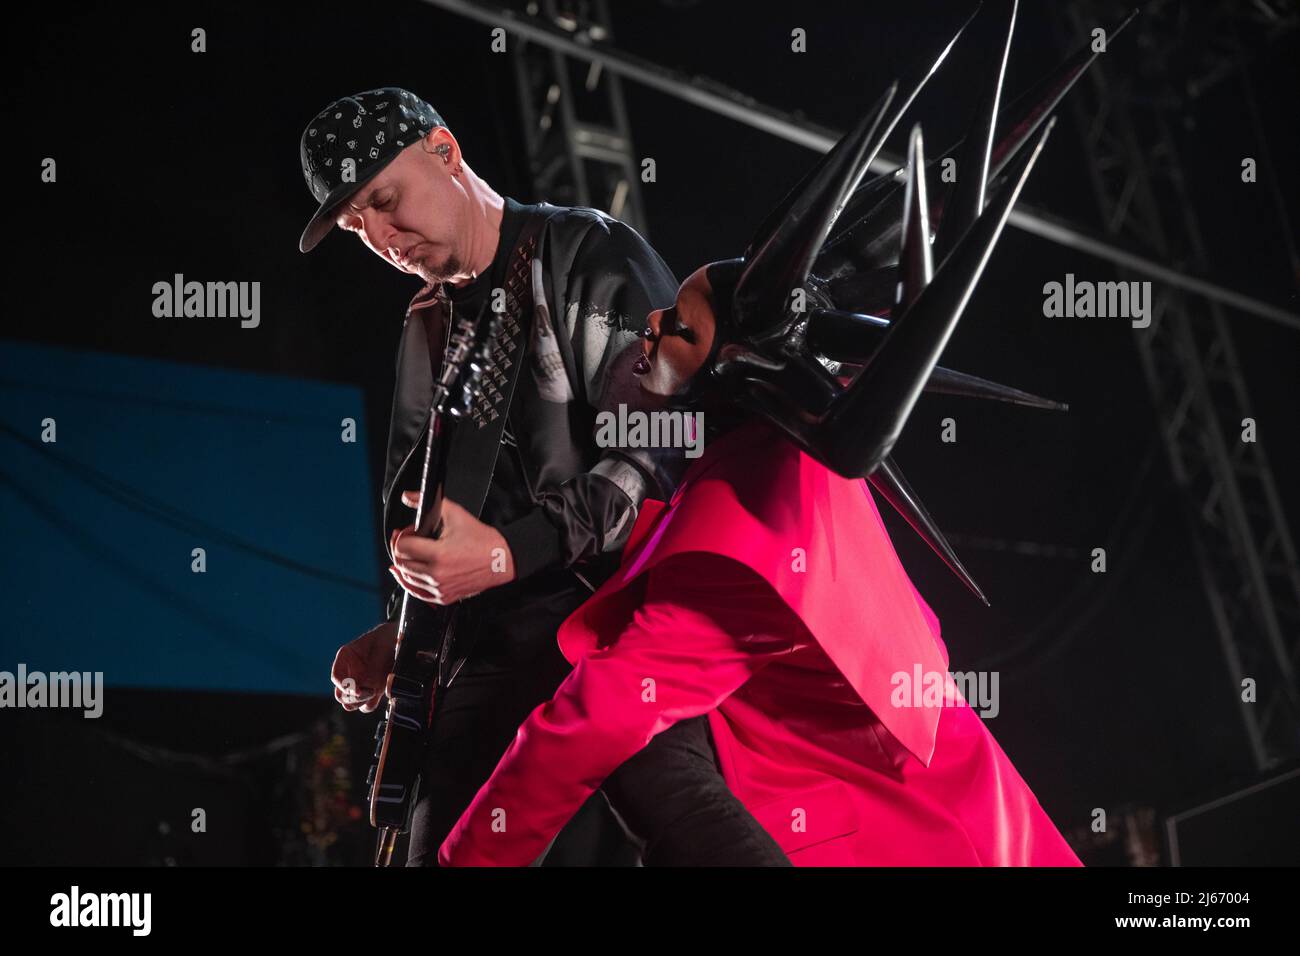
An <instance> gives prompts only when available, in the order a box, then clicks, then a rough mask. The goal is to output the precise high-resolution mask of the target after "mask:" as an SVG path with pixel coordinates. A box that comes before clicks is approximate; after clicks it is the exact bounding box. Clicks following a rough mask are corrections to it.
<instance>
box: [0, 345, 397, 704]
mask: <svg viewBox="0 0 1300 956" xmlns="http://www.w3.org/2000/svg"><path fill="white" fill-rule="evenodd" d="M345 418H351V419H353V420H354V421H355V422H356V423H357V434H356V441H355V442H351V443H349V442H344V441H343V440H342V437H341V436H342V424H341V423H342V421H343V419H345ZM45 419H53V420H54V422H55V428H56V433H55V434H56V437H57V441H55V442H52V443H44V442H42V440H41V437H42V431H43V426H42V422H43V421H44V420H45ZM363 422H364V408H363V398H362V393H361V391H360V389H358V388H354V387H350V386H343V385H332V384H326V383H322V382H313V381H304V380H300V379H289V378H280V377H275V376H268V375H254V374H248V373H244V372H235V371H230V370H227V369H219V368H208V367H204V366H196V365H181V364H176V363H170V362H161V361H156V360H152V359H142V358H134V357H130V356H121V355H109V354H102V353H95V352H73V351H67V350H63V349H52V348H45V347H40V346H32V345H26V344H18V343H0V540H2V541H3V547H0V582H2V583H0V594H2V595H3V599H4V603H3V617H2V618H0V670H6V671H10V672H13V671H14V669H15V667H16V666H17V664H18V663H19V662H22V663H25V664H26V665H27V667H28V669H29V670H41V671H60V670H77V671H103V672H104V681H105V683H106V684H108V685H110V686H135V687H172V688H174V687H183V688H184V687H189V688H203V689H219V690H240V691H275V692H292V693H309V694H331V693H332V688H331V686H330V683H329V669H330V664H331V663H332V661H333V659H334V652H335V651H336V650H337V649H338V646H339V644H341V643H342V642H344V641H346V640H349V639H351V638H352V637H355V636H356V635H357V634H359V633H361V631H363V630H365V629H366V628H368V627H370V626H372V625H374V624H375V623H376V622H378V621H379V620H380V619H381V616H382V610H381V596H380V587H379V582H378V575H379V572H380V571H381V569H380V568H378V567H377V566H376V563H375V543H374V541H375V539H374V535H375V528H374V520H373V513H372V501H371V489H370V479H369V468H368V465H367V462H366V455H367V445H366V440H365V434H364V432H363V430H362V424H363ZM196 548H202V549H204V551H205V552H206V562H207V570H206V571H205V572H203V573H195V572H194V571H193V570H192V565H193V563H194V558H193V557H192V553H193V551H194V549H196Z"/></svg>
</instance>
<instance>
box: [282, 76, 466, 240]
mask: <svg viewBox="0 0 1300 956" xmlns="http://www.w3.org/2000/svg"><path fill="white" fill-rule="evenodd" d="M446 125H447V124H446V123H444V122H443V121H442V117H441V116H439V115H438V111H437V110H435V109H434V108H433V107H432V106H430V105H429V104H428V103H426V102H425V101H424V100H422V99H420V98H419V97H418V96H416V95H415V94H414V93H411V92H409V91H407V90H403V89H400V88H398V87H396V86H385V87H381V88H380V89H377V90H366V91H365V92H364V93H357V94H355V95H353V96H345V97H343V98H342V99H340V100H335V101H334V102H333V103H331V104H330V105H329V106H327V107H325V109H323V110H321V111H320V112H319V113H317V114H316V117H315V118H314V119H313V120H312V121H311V122H310V123H308V124H307V128H306V129H305V130H303V134H302V144H301V145H300V147H299V153H300V155H301V158H302V176H303V179H305V180H306V181H307V188H308V189H310V190H311V194H312V195H313V196H315V197H316V201H317V202H319V203H320V208H319V209H317V210H316V215H314V216H312V217H311V221H310V222H308V223H307V228H306V229H304V230H303V231H302V238H301V239H299V240H298V248H299V249H301V250H302V251H303V252H310V251H311V250H312V249H314V248H315V247H316V244H317V243H318V242H320V241H321V240H322V239H324V238H325V234H326V233H327V232H329V231H330V229H331V228H332V227H333V226H334V217H335V216H336V215H337V214H338V207H339V206H341V205H342V204H343V203H344V202H346V201H347V200H348V199H350V198H351V197H352V196H353V194H355V193H356V192H357V190H359V189H360V188H361V187H362V186H364V185H365V184H366V183H368V182H370V180H372V179H374V178H375V177H376V176H378V175H379V173H380V172H382V171H383V169H384V167H385V166H387V165H388V164H389V163H390V162H392V160H393V157H394V156H396V155H397V154H398V153H400V152H401V151H402V150H403V149H405V148H406V147H407V146H409V145H411V144H412V143H414V142H415V141H416V140H418V139H420V137H422V136H424V135H425V134H426V133H428V132H429V130H431V129H434V128H435V127H438V126H446Z"/></svg>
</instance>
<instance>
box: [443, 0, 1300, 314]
mask: <svg viewBox="0 0 1300 956" xmlns="http://www.w3.org/2000/svg"><path fill="white" fill-rule="evenodd" d="M424 2H425V3H428V4H430V5H431V6H435V7H439V8H441V9H443V10H446V11H448V12H450V13H455V14H458V15H460V16H463V17H466V18H467V19H470V20H474V21H475V22H477V23H482V24H484V25H485V26H489V27H502V28H504V29H505V30H506V32H507V33H508V34H509V35H510V36H512V37H514V38H516V39H519V40H523V41H526V42H528V43H531V44H536V45H537V46H539V47H543V48H545V49H548V50H552V51H554V52H555V53H557V54H561V55H562V56H563V57H565V58H568V59H570V60H572V61H574V62H575V63H587V64H591V65H592V66H593V67H599V68H600V69H602V70H604V71H605V72H606V73H610V74H614V75H616V76H621V77H625V78H627V79H630V80H633V81H634V82H637V83H640V84H643V85H645V86H647V87H649V88H650V89H654V90H658V91H659V92H661V93H665V94H667V95H669V96H673V97H676V98H678V99H680V100H682V101H684V102H686V103H691V104H693V105H695V106H698V107H700V108H701V109H706V110H709V111H710V112H713V113H716V114H717V115H719V116H725V117H727V118H728V119H732V120H735V121H736V122H738V123H744V124H746V125H748V126H752V127H753V128H755V129H760V130H763V131H765V132H768V133H771V134H772V135H773V136H779V137H780V138H782V139H785V140H788V141H789V142H792V143H797V144H799V145H800V146H806V147H808V148H809V149H813V150H816V151H817V152H819V153H825V152H827V151H828V150H830V148H831V147H832V146H834V145H835V143H836V142H837V141H838V140H839V138H840V136H841V135H843V133H842V131H841V130H835V129H831V128H829V127H826V126H821V125H819V124H817V123H810V122H809V121H807V120H806V119H803V118H802V117H799V116H796V115H794V114H792V113H787V112H784V111H782V110H778V109H775V108H773V107H771V106H767V105H765V104H763V103H760V102H758V101H757V100H755V99H753V98H752V97H749V96H746V95H745V94H743V93H741V92H740V91H738V90H734V89H731V88H729V87H727V86H724V85H723V84H721V83H717V82H715V81H713V80H711V79H708V78H706V77H701V76H687V75H685V74H683V73H680V72H678V71H674V70H669V69H667V68H665V67H663V66H660V65H659V64H657V63H652V62H650V61H649V60H645V59H642V58H640V57H637V56H633V55H632V54H630V53H627V52H626V51H624V50H619V49H617V48H616V47H614V46H613V45H612V44H611V43H609V42H607V39H608V33H607V31H605V30H604V28H599V27H598V28H597V29H595V30H594V31H593V30H579V29H575V28H574V24H575V23H576V22H577V21H575V20H573V19H572V18H567V19H566V18H561V20H560V21H558V22H551V21H548V20H547V19H546V18H544V17H543V16H541V9H540V7H538V5H537V3H536V2H530V3H528V4H527V6H526V9H525V10H524V12H523V13H521V12H520V11H519V10H517V9H514V8H511V7H508V6H504V5H503V4H502V3H483V2H478V0H424ZM1243 2H1244V0H1243ZM1255 2H1256V3H1263V2H1264V0H1255ZM1271 2H1273V3H1274V4H1279V3H1280V0H1271ZM551 75H552V76H562V75H563V73H562V72H560V71H558V70H555V69H554V68H553V67H552V74H551ZM551 95H554V94H551ZM901 166H902V160H901V158H899V157H896V156H891V155H889V154H887V153H885V152H883V151H882V152H881V153H880V154H879V155H878V156H877V157H876V159H875V161H874V162H873V163H872V164H871V170H872V171H873V172H876V173H882V174H883V173H891V172H895V171H897V170H898V169H899V168H900V167H901ZM638 182H639V180H638V179H637V178H635V177H633V178H632V180H631V185H632V186H633V187H635V186H636V184H637V183H638ZM638 211H639V210H638ZM1008 222H1009V223H1010V225H1011V226H1013V227H1014V228H1017V229H1021V230H1024V231H1025V232H1028V233H1030V234H1031V235H1035V236H1038V237H1039V238H1042V239H1046V240H1048V241H1049V242H1054V243H1057V244H1059V245H1062V246H1066V247H1067V248H1070V249H1075V250H1078V251H1081V252H1086V253H1088V254H1089V255H1091V256H1095V257H1097V258H1099V259H1102V260H1105V261H1107V262H1113V263H1115V264H1116V265H1119V266H1123V267H1125V268H1129V269H1133V270H1136V271H1138V272H1140V273H1142V274H1143V275H1144V276H1146V277H1148V278H1150V279H1154V280H1157V281H1160V282H1163V283H1166V284H1168V285H1173V286H1177V287H1179V288H1181V289H1185V290H1187V291H1189V292H1192V293H1194V294H1196V295H1200V296H1205V297H1206V298H1209V299H1214V300H1216V301H1218V302H1221V303H1223V304H1224V305H1227V306H1230V307H1231V308H1234V309H1238V310H1240V311H1242V312H1246V313H1249V314H1251V315H1255V316H1258V317H1260V318H1263V319H1267V320H1268V321H1270V322H1277V323H1279V324H1281V325H1284V326H1286V327H1288V328H1293V329H1297V330H1300V316H1298V315H1296V314H1294V313H1292V312H1288V311H1287V310H1286V309H1284V308H1281V307H1279V306H1277V305H1274V304H1273V303H1271V302H1265V301H1262V300H1260V299H1257V298H1255V297H1253V296H1250V295H1245V294H1243V293H1241V292H1238V291H1236V290H1234V289H1228V288H1225V287H1224V286H1222V285H1221V284H1219V283H1216V282H1212V281H1209V280H1207V279H1204V278H1200V277H1198V276H1193V275H1189V274H1188V273H1187V272H1186V271H1185V270H1183V269H1181V268H1175V267H1173V266H1170V265H1168V264H1166V263H1163V262H1159V261H1156V260H1154V259H1152V258H1151V257H1149V256H1145V255H1140V254H1138V253H1137V252H1135V251H1133V250H1132V249H1127V248H1124V247H1121V246H1119V245H1117V244H1115V243H1114V242H1113V241H1110V240H1109V238H1108V237H1098V236H1095V235H1092V234H1091V232H1090V231H1089V230H1087V229H1084V228H1081V227H1080V226H1079V225H1077V224H1075V223H1071V222H1067V221H1065V220H1063V219H1060V218H1057V217H1054V216H1049V215H1047V214H1045V213H1043V212H1042V211H1040V210H1036V209H1033V208H1031V207H1029V206H1027V205H1026V204H1024V203H1020V204H1018V205H1017V207H1016V208H1015V209H1013V210H1012V211H1011V217H1010V219H1009V220H1008Z"/></svg>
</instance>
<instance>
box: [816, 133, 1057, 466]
mask: <svg viewBox="0 0 1300 956" xmlns="http://www.w3.org/2000/svg"><path fill="white" fill-rule="evenodd" d="M1052 125H1053V124H1052V123H1050V122H1049V124H1048V125H1047V128H1046V129H1044V130H1043V132H1042V133H1041V134H1040V135H1039V137H1038V139H1037V140H1036V141H1035V142H1034V143H1032V144H1030V145H1029V146H1027V147H1026V149H1025V151H1024V155H1023V156H1022V157H1021V158H1020V159H1018V160H1017V162H1016V165H1015V167H1013V172H1012V175H1011V182H1010V183H1009V184H1008V185H1007V186H1006V187H1004V188H1003V189H1002V190H1001V192H1000V193H999V194H998V195H997V196H995V197H994V198H993V200H992V201H991V202H990V203H989V206H988V208H987V209H986V210H985V212H984V214H983V215H982V216H980V217H979V219H977V220H976V221H975V225H973V226H972V227H971V228H970V229H969V230H967V232H966V235H965V236H963V237H962V239H961V241H960V242H959V243H958V244H957V247H956V248H955V249H954V250H953V252H952V254H951V255H950V256H949V257H948V261H947V262H946V263H945V264H944V265H943V267H942V268H941V269H940V270H939V271H938V272H937V273H936V274H935V277H934V280H933V281H932V282H931V283H930V284H929V285H928V286H927V287H926V289H925V291H924V292H922V293H921V297H920V298H919V299H917V301H916V304H915V305H913V306H912V308H910V309H908V310H907V312H906V313H905V314H904V315H902V316H901V317H900V318H899V319H898V321H896V322H895V323H894V324H893V327H892V328H891V329H890V330H889V334H888V335H887V336H886V337H885V341H884V342H883V343H881V346H880V348H879V349H878V350H877V351H876V352H875V354H874V355H872V357H871V361H870V363H869V364H868V365H867V367H866V368H864V369H863V370H862V372H861V373H860V374H859V375H858V376H857V378H856V379H854V381H853V382H852V383H851V384H850V385H849V386H848V387H847V388H846V389H845V390H844V391H843V392H842V393H841V394H840V395H839V396H838V397H837V398H836V399H835V400H834V401H833V402H832V403H831V406H830V408H829V409H827V411H826V413H825V414H824V415H823V416H822V418H821V420H820V421H819V422H818V423H817V426H816V432H817V435H816V444H817V446H818V448H819V450H820V452H821V454H822V455H823V456H824V461H825V463H826V464H828V465H829V466H830V467H832V468H833V469H835V470H836V471H837V472H839V473H840V474H842V475H851V476H858V477H865V476H866V475H869V474H870V473H871V471H872V470H873V469H874V468H875V467H876V466H877V465H878V464H879V462H880V461H881V459H883V458H884V457H885V456H886V455H887V454H889V451H890V449H891V448H892V447H893V446H894V443H895V442H896V441H897V440H898V436H899V433H900V432H901V431H902V429H903V425H904V424H905V423H906V421H907V417H908V415H909V414H911V411H912V407H913V406H914V405H915V404H916V400H917V398H918V397H919V396H920V394H921V390H922V389H923V388H924V387H925V383H926V382H927V381H928V380H929V378H930V373H931V372H932V371H933V370H934V367H935V365H936V364H937V362H938V360H939V355H940V354H941V353H942V352H943V349H944V346H945V345H947V343H948V339H949V338H950V337H951V335H952V333H953V331H954V330H955V329H956V327H957V322H958V321H959V320H960V319H961V315H962V312H963V311H964V310H965V308H966V303H967V302H968V301H969V300H970V297H971V294H972V293H973V292H974V289H975V284H976V283H977V282H978V281H979V278H980V276H981V275H982V274H983V272H984V266H985V265H986V264H987V263H988V259H989V256H990V255H991V254H992V252H993V247H994V245H995V244H996V243H997V240H998V237H999V236H1000V235H1001V234H1002V228H1003V226H1005V225H1006V221H1007V216H1009V215H1010V213H1011V207H1012V206H1013V205H1015V202H1016V199H1017V198H1018V197H1019V196H1020V190H1021V189H1022V188H1023V186H1024V184H1025V180H1026V179H1027V178H1028V176H1029V173H1030V171H1031V170H1032V169H1033V166H1034V162H1035V160H1037V158H1038V155H1039V153H1040V152H1041V151H1042V147H1043V143H1044V142H1045V141H1046V139H1047V136H1048V134H1049V133H1050V132H1051V128H1052Z"/></svg>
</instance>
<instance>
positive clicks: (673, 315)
mask: <svg viewBox="0 0 1300 956" xmlns="http://www.w3.org/2000/svg"><path fill="white" fill-rule="evenodd" d="M707 268H708V267H707V266H702V267H700V268H699V269H696V270H695V271H694V272H692V273H691V274H690V275H689V276H688V277H687V278H686V281H685V282H683V283H682V285H681V288H679V289H678V290H677V301H676V302H674V303H673V306H672V308H669V309H656V310H655V311H654V312H651V313H650V315H649V317H648V318H647V320H646V325H647V329H646V335H645V339H644V341H642V343H641V356H640V358H638V359H637V362H636V365H635V366H633V369H632V370H633V372H634V373H636V374H637V375H638V376H639V377H640V382H641V387H642V388H643V389H645V390H646V391H647V392H650V393H651V394H653V395H657V396H660V397H663V398H666V397H668V396H670V395H673V394H675V393H676V392H679V391H681V390H682V389H683V388H684V387H685V386H686V384H687V383H688V382H689V381H690V379H691V377H692V376H693V375H695V373H696V372H698V371H699V370H700V366H702V365H703V364H704V361H705V359H707V358H708V357H709V350H710V349H711V348H712V347H713V335H714V331H715V329H716V325H717V320H716V318H715V317H714V313H713V300H712V297H711V296H712V289H710V287H709V280H708V276H707V275H706V273H705V269H707Z"/></svg>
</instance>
